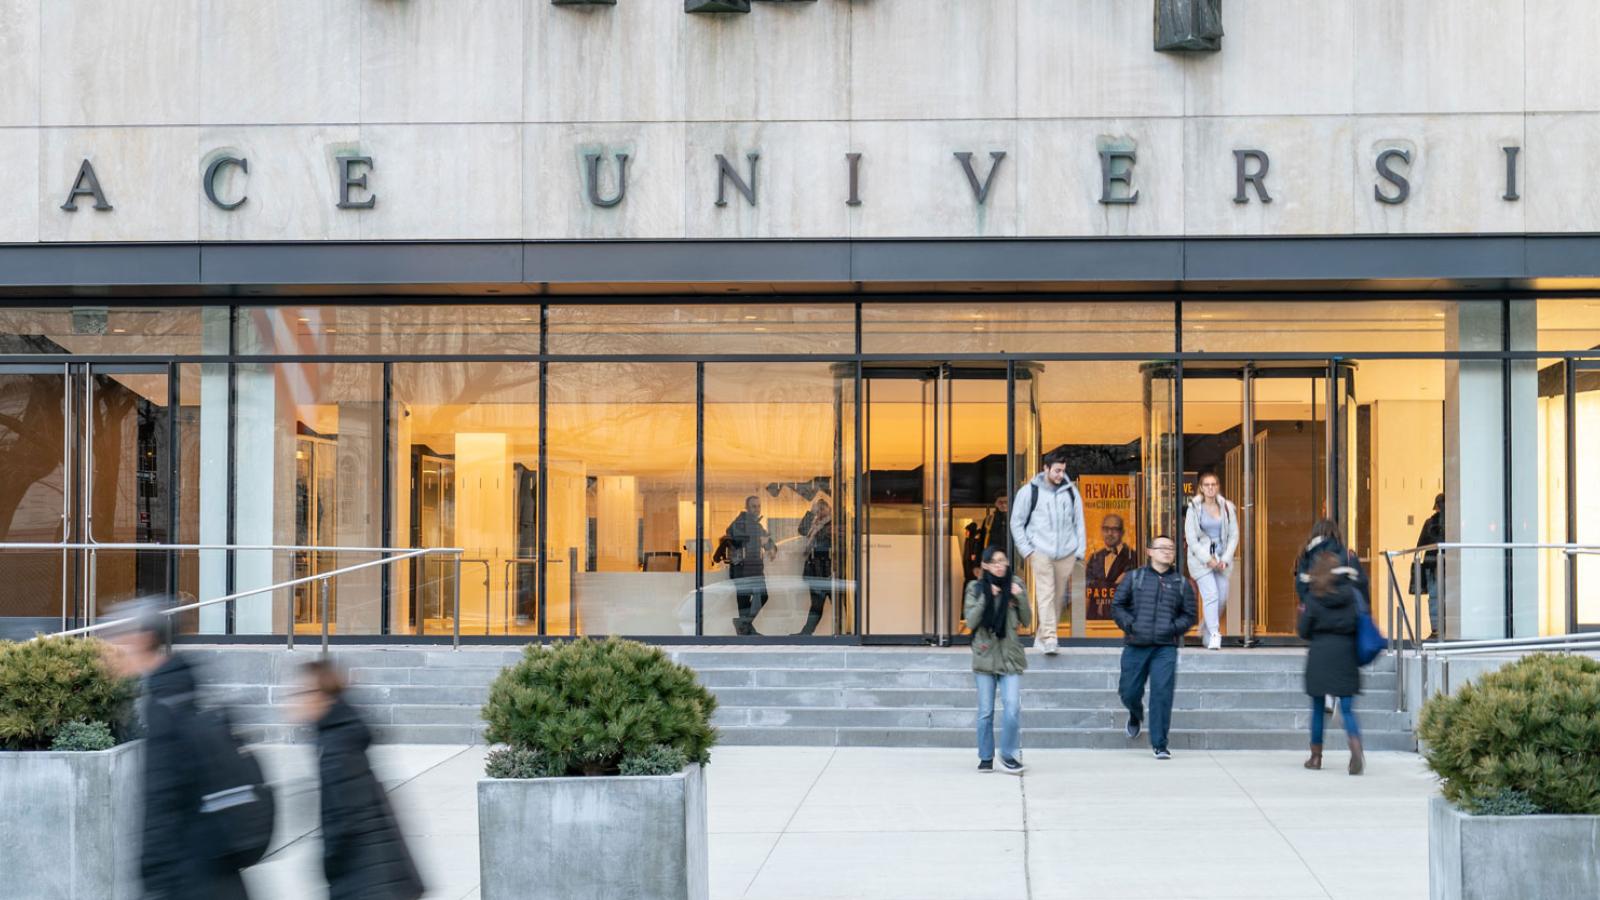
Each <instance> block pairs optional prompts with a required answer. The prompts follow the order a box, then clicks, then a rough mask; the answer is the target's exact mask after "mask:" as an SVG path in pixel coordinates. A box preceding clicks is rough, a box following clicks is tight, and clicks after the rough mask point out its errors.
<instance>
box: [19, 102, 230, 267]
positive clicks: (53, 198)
mask: <svg viewBox="0 0 1600 900" xmlns="http://www.w3.org/2000/svg"><path fill="white" fill-rule="evenodd" d="M85 159H88V160H90V161H91V162H92V163H93V165H94V170H95V174H96V175H97V176H98V178H99V181H100V187H101V189H102V190H103V191H104V193H105V197H106V202H108V203H110V204H111V206H112V208H111V209H110V210H107V211H101V210H96V209H94V208H93V206H94V201H93V200H91V199H89V198H87V197H80V198H79V199H78V204H77V205H78V209H77V211H76V212H67V211H65V210H62V209H61V208H60V207H61V204H62V203H63V202H65V201H66V199H67V196H68V194H70V193H71V190H72V185H73V181H74V179H76V178H77V175H78V169H79V166H80V164H81V163H82V162H83V160H85ZM38 191H39V194H38V209H39V239H40V240H41V241H192V240H195V239H197V238H198V237H199V209H200V203H202V202H203V201H202V199H201V196H202V195H201V193H200V149H199V129H197V128H194V127H189V126H184V127H173V128H45V129H42V130H41V132H40V141H39V186H38Z"/></svg>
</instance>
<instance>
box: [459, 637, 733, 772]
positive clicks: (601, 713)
mask: <svg viewBox="0 0 1600 900" xmlns="http://www.w3.org/2000/svg"><path fill="white" fill-rule="evenodd" d="M716 708H717V700H716V698H715V697H713V696H712V695H711V692H710V691H707V690H706V689H705V688H704V687H702V686H701V685H700V682H699V680H698V679H697V678H696V677H695V673H694V670H692V669H690V668H689V667H687V666H683V665H680V664H678V663H675V662H673V661H672V660H671V659H669V658H668V657H667V655H666V654H665V653H663V652H662V651H661V649H660V648H658V647H647V646H645V645H644V644H640V643H638V642H636V641H624V640H619V639H616V638H611V639H608V640H606V641H592V640H589V639H588V638H580V639H578V640H574V641H564V642H561V643H558V644H552V645H550V646H549V647H537V646H533V647H529V648H528V649H527V650H526V651H524V653H523V656H522V659H521V660H519V661H518V662H517V663H516V664H515V665H513V666H509V667H507V668H506V669H505V670H504V671H503V672H501V673H500V675H499V677H498V678H496V679H495V682H494V685H493V686H492V687H491V688H490V690H489V702H488V703H486V704H485V705H484V707H483V719H484V721H485V722H487V723H488V725H489V727H488V730H487V732H486V737H487V739H488V740H489V741H490V742H491V743H497V744H506V745H509V746H510V747H512V748H516V749H525V750H536V751H538V753H539V754H540V755H541V756H542V757H544V759H545V760H546V761H548V763H549V765H550V770H551V772H552V774H556V775H615V774H617V773H618V772H619V771H620V769H621V765H622V761H623V760H624V759H628V758H630V757H638V756H642V755H645V754H649V753H651V752H652V751H653V750H654V748H656V747H657V746H664V747H670V748H673V749H675V750H677V751H679V752H681V753H682V754H683V756H684V758H685V760H687V761H688V762H697V763H700V764H702V765H704V764H705V763H706V762H707V761H708V760H709V759H710V753H711V746H712V744H714V743H716V731H715V729H713V728H712V727H711V714H712V712H713V711H715V710H716ZM680 768H681V766H680Z"/></svg>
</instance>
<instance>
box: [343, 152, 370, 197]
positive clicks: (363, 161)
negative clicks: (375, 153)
mask: <svg viewBox="0 0 1600 900" xmlns="http://www.w3.org/2000/svg"><path fill="white" fill-rule="evenodd" d="M356 166H366V167H367V168H368V169H373V168H376V167H375V166H373V164H372V157H370V156H341V157H339V208H340V209H371V208H373V207H374V206H377V205H378V195H377V194H372V195H371V196H369V197H367V199H365V200H351V199H350V189H351V188H360V189H362V190H367V173H366V172H362V173H361V174H360V175H356V174H353V173H352V172H351V171H350V170H351V169H353V168H355V167H356Z"/></svg>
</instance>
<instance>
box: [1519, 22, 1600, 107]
mask: <svg viewBox="0 0 1600 900" xmlns="http://www.w3.org/2000/svg"><path fill="white" fill-rule="evenodd" d="M1523 2H1524V3H1525V4H1526V9H1527V15H1526V17H1525V19H1524V28H1525V29H1526V32H1525V35H1524V46H1525V47H1526V48H1527V57H1528V58H1527V64H1526V68H1525V75H1526V78H1527V86H1528V88H1527V90H1528V96H1527V107H1526V108H1527V109H1528V110H1530V111H1535V110H1536V111H1539V112H1574V111H1579V110H1600V53H1596V52H1595V48H1597V47H1600V3H1595V2H1594V0H1523Z"/></svg>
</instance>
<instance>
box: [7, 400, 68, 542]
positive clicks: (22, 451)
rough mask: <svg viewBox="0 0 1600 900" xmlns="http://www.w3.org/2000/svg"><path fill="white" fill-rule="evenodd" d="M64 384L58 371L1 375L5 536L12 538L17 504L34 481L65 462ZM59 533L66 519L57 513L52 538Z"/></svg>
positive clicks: (59, 536)
mask: <svg viewBox="0 0 1600 900" xmlns="http://www.w3.org/2000/svg"><path fill="white" fill-rule="evenodd" d="M64 389H65V387H64V385H63V384H62V377H61V376H59V375H12V376H7V377H5V378H3V379H0V459H3V460H5V465H4V466H0V538H7V539H10V538H11V537H12V535H11V528H12V524H13V521H14V520H15V518H16V514H17V509H18V507H20V506H21V504H22V500H23V498H24V497H26V496H27V494H28V491H29V490H30V489H31V488H32V487H33V485H34V484H36V483H37V482H39V481H40V480H41V479H43V478H45V477H46V476H47V475H49V474H50V473H52V472H54V471H55V470H56V469H57V468H59V467H60V466H61V442H62V433H61V429H62V426H63V424H64V423H63V422H62V418H61V397H62V392H63V390H64ZM57 488H58V490H59V485H58V486H57ZM20 537H24V538H39V537H41V536H40V535H37V534H32V535H21V536H20ZM60 538H61V523H60V519H59V518H57V519H56V520H55V529H54V533H53V534H52V535H51V536H50V538H49V539H50V540H60Z"/></svg>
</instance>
